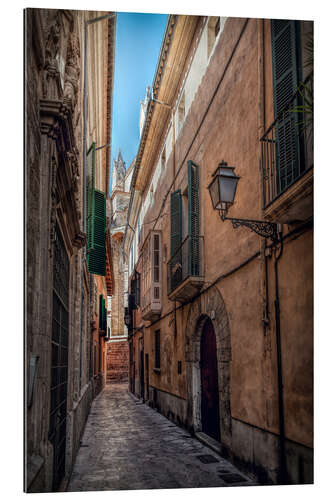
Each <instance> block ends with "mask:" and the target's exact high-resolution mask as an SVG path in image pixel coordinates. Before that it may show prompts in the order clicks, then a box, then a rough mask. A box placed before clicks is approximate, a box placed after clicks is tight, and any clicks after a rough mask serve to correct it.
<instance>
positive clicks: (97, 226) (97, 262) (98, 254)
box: [88, 189, 106, 276]
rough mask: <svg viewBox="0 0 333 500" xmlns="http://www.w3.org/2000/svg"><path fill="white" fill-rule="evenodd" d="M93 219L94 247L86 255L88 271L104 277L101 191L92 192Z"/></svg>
mask: <svg viewBox="0 0 333 500" xmlns="http://www.w3.org/2000/svg"><path fill="white" fill-rule="evenodd" d="M94 204H95V217H94V220H93V230H94V247H93V248H92V249H91V250H90V252H89V253H88V270H89V272H90V273H92V274H99V275H100V276H105V231H106V227H105V225H106V200H105V194H104V193H103V192H102V191H98V190H97V189H95V191H94Z"/></svg>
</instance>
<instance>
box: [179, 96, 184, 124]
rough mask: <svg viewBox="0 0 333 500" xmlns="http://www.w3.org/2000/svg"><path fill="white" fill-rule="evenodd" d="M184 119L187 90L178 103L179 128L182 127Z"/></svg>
mask: <svg viewBox="0 0 333 500" xmlns="http://www.w3.org/2000/svg"><path fill="white" fill-rule="evenodd" d="M184 119H185V92H183V95H182V96H181V98H180V101H179V104H178V129H180V128H181V126H182V124H183V121H184Z"/></svg>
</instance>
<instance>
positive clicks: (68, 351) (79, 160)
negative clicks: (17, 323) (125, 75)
mask: <svg viewBox="0 0 333 500" xmlns="http://www.w3.org/2000/svg"><path fill="white" fill-rule="evenodd" d="M109 14H110V13H107V12H103V13H101V12H92V11H70V10H58V9H52V10H51V9H50V10H48V9H26V10H25V186H26V191H25V197H26V198H25V310H26V315H25V320H26V322H25V381H26V384H25V490H26V491H28V492H49V491H59V490H63V489H64V488H65V486H66V482H67V481H68V478H69V477H70V474H71V470H72V466H73V462H74V459H75V456H76V453H77V451H78V448H79V445H80V439H81V435H82V432H83V429H84V425H85V421H86V418H87V415H88V412H89V409H90V405H91V401H92V399H93V398H94V397H95V395H96V394H97V393H98V391H99V390H100V387H102V386H103V384H104V383H105V378H106V374H105V372H106V363H105V356H106V348H105V346H104V344H105V341H104V336H105V332H104V331H103V332H99V331H98V330H97V333H96V332H94V331H93V329H94V328H95V326H94V325H95V323H97V324H98V323H99V320H100V318H99V311H97V312H96V311H95V310H94V288H95V286H94V284H95V283H96V284H97V288H98V293H100V294H103V295H104V296H106V288H107V286H109V287H110V286H111V283H110V280H111V279H112V278H111V275H110V273H109V274H107V275H106V277H101V276H98V277H94V276H93V275H92V274H91V273H90V272H89V268H88V265H87V252H86V244H87V235H86V217H85V216H86V210H85V196H86V171H85V168H84V165H85V156H86V151H87V149H88V147H89V145H90V144H91V143H92V142H96V144H97V146H102V145H104V144H106V143H109V142H110V134H111V102H112V88H113V59H114V40H115V19H114V15H113V14H112V15H109ZM100 16H106V17H103V19H102V20H100V22H95V20H96V18H97V17H100ZM86 28H87V31H88V40H89V48H88V50H87V57H86V58H85V56H84V54H85V30H86ZM87 68H88V72H87V73H85V70H86V69H87ZM85 75H87V79H85ZM93 82H94V83H93ZM85 85H86V89H88V91H89V92H88V93H87V92H86V90H85ZM92 90H95V92H93V91H92ZM85 95H86V96H87V99H85ZM99 110H102V111H101V112H100V111H99ZM109 170H110V168H109V161H108V155H107V154H106V150H102V151H101V152H98V151H96V164H95V173H96V183H95V187H96V189H99V190H101V192H104V193H106V194H107V186H108V184H109V175H110V174H109ZM104 196H105V194H104ZM110 252H111V249H110V248H106V254H107V255H109V256H110ZM101 334H102V335H103V337H102V336H101ZM97 343H98V345H99V349H98V351H97V355H96V356H95V357H94V349H95V346H97ZM95 352H96V349H95ZM98 356H99V358H98Z"/></svg>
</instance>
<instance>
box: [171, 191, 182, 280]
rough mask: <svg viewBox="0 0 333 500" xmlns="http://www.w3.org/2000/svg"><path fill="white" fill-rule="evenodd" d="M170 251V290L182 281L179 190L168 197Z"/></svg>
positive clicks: (180, 196) (180, 195) (180, 203)
mask: <svg viewBox="0 0 333 500" xmlns="http://www.w3.org/2000/svg"><path fill="white" fill-rule="evenodd" d="M170 204H171V207H170V214H171V217H170V220H171V227H170V251H171V262H170V264H171V289H172V290H174V289H175V288H176V286H177V285H178V284H179V283H180V282H181V281H182V276H183V270H182V247H181V244H182V193H181V191H180V189H178V191H174V192H173V193H171V195H170Z"/></svg>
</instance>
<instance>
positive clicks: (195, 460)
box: [67, 384, 256, 491]
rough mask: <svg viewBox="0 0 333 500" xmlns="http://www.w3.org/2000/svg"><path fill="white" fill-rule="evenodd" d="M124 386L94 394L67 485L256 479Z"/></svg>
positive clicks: (188, 484)
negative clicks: (245, 473) (95, 395)
mask: <svg viewBox="0 0 333 500" xmlns="http://www.w3.org/2000/svg"><path fill="white" fill-rule="evenodd" d="M127 387H128V386H127V384H110V385H107V386H106V388H105V389H104V390H103V391H102V392H101V393H100V394H99V395H98V396H97V398H96V399H95V400H94V402H93V404H92V407H91V412H90V415H89V417H88V421H87V424H86V428H85V431H84V435H83V437H82V442H81V447H80V449H79V452H78V455H77V458H76V462H75V466H74V469H73V473H72V477H71V479H70V482H69V485H68V488H67V491H92V490H95V491H96V490H97V491H98V490H99V491H101V490H139V489H152V488H154V489H155V488H197V487H210V486H215V487H216V486H241V485H254V484H256V483H255V482H254V481H252V480H251V479H249V478H248V477H246V476H245V475H244V474H242V473H240V472H239V471H238V470H237V469H236V468H235V467H234V466H233V465H232V464H231V463H230V462H228V461H227V460H225V459H223V458H222V457H221V456H219V455H218V454H217V453H215V452H214V451H212V450H211V449H210V448H207V447H206V446H205V445H203V444H202V443H200V442H199V441H198V440H197V439H195V438H193V437H191V435H190V434H189V433H188V432H187V431H186V430H184V429H182V428H180V427H178V426H177V425H175V424H173V423H172V422H170V421H169V420H168V419H167V418H165V417H164V416H163V415H161V414H159V413H158V412H156V411H155V410H153V409H152V408H150V407H149V406H147V405H145V404H143V403H141V402H140V401H139V400H136V399H134V398H133V397H132V396H131V395H129V394H128V392H127ZM205 462H208V463H205Z"/></svg>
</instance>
